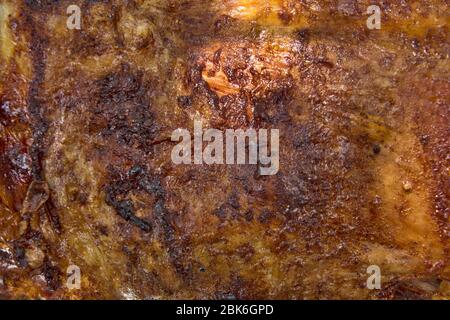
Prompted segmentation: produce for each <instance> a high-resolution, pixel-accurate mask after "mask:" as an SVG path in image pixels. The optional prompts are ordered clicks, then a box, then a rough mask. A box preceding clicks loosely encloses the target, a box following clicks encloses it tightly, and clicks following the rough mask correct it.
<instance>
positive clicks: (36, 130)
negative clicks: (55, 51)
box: [27, 1, 49, 181]
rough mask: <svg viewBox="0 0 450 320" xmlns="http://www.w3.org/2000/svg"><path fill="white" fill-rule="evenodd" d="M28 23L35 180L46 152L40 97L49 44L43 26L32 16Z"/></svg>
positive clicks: (46, 126)
mask: <svg viewBox="0 0 450 320" xmlns="http://www.w3.org/2000/svg"><path fill="white" fill-rule="evenodd" d="M39 2H40V1H39ZM27 23H29V25H30V28H31V42H30V50H31V58H32V64H33V68H34V74H33V79H32V81H31V84H30V87H29V92H28V111H29V113H30V115H31V117H32V119H33V121H32V130H33V144H32V146H31V151H30V155H31V159H32V175H33V178H34V179H35V180H40V181H42V180H43V178H44V177H43V175H42V159H43V157H44V154H45V150H46V147H45V142H44V139H45V135H46V132H47V130H48V127H49V125H48V122H47V120H46V119H45V116H44V114H45V111H44V108H43V105H42V102H41V100H40V98H39V95H40V90H41V85H42V83H43V81H44V79H45V70H46V54H45V49H46V47H47V46H48V39H47V38H46V36H45V32H43V30H42V28H41V27H40V26H39V25H38V24H37V23H36V22H35V21H34V19H33V18H32V17H31V16H28V17H27Z"/></svg>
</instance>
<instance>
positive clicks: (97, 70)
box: [0, 0, 450, 299]
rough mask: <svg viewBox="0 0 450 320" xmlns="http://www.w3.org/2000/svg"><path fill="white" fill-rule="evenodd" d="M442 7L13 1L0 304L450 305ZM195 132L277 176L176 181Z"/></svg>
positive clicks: (342, 2)
mask: <svg viewBox="0 0 450 320" xmlns="http://www.w3.org/2000/svg"><path fill="white" fill-rule="evenodd" d="M377 3H378V5H379V6H380V9H381V19H382V23H381V29H380V30H369V29H368V27H367V25H366V21H367V18H368V14H367V8H368V7H369V6H370V5H371V4H377ZM73 4H76V5H78V7H79V8H80V13H81V28H80V30H78V29H70V28H68V26H67V19H68V18H69V16H70V13H69V14H68V13H67V8H68V7H69V6H70V5H73ZM449 9H450V8H449V4H448V1H446V0H426V1H397V0H395V1H394V0H386V1H369V0H363V1H356V0H270V1H269V0H208V1H207V0H178V1H175V0H127V1H92V0H90V1H87V0H86V1H83V0H70V1H66V0H62V1H55V0H22V1H13V0H0V297H1V298H6V299H15V298H30V299H38V298H46V299H234V298H237V299H433V298H436V299H448V298H450V265H449V258H450V251H449V250H450V242H449V236H450V230H449V208H448V202H449V191H450V188H449V187H450V185H449V183H450V181H449V151H450V145H449V143H450V141H449V132H450V131H449V130H450V127H449V117H450V109H449V102H450V78H449V76H450V73H449V71H450V70H449V69H450V63H449V53H450V41H449V30H448V28H449V15H448V14H449V12H450V10H449ZM196 117H201V118H202V119H203V125H204V127H208V128H217V129H220V130H225V129H228V128H231V129H247V128H256V129H261V128H266V129H271V128H274V129H279V130H280V169H279V172H278V173H277V174H276V175H272V176H261V175H259V174H258V166H257V165H175V164H174V163H173V162H172V160H171V151H172V148H173V147H174V145H175V143H174V142H172V141H171V134H172V132H173V131H174V130H175V129H178V128H188V129H192V128H193V122H194V119H195V118H196ZM71 265H76V266H78V267H79V268H80V272H81V287H80V289H73V288H70V287H68V286H67V279H68V277H69V275H68V274H67V269H68V267H69V266H71ZM373 265H376V266H379V267H380V270H381V275H382V278H381V289H380V290H369V289H368V288H367V286H366V281H367V279H368V277H369V276H370V274H368V273H367V268H368V267H369V266H373Z"/></svg>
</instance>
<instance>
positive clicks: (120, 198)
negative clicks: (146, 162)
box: [105, 165, 164, 232]
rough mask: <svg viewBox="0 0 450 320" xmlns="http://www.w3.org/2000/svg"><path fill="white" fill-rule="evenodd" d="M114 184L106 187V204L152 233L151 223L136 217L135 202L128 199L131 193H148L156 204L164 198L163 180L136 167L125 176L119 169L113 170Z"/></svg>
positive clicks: (142, 167)
mask: <svg viewBox="0 0 450 320" xmlns="http://www.w3.org/2000/svg"><path fill="white" fill-rule="evenodd" d="M111 179H112V182H111V183H110V184H109V185H108V186H106V189H105V191H106V203H107V204H108V205H110V206H112V207H113V208H114V209H115V210H116V212H117V214H119V216H121V217H122V218H123V219H125V220H126V221H129V222H130V223H132V224H134V225H135V226H137V227H139V228H140V229H141V230H143V231H145V232H150V231H151V230H152V226H151V224H150V222H148V221H146V220H144V219H141V218H139V217H137V216H136V214H135V208H134V205H133V202H132V201H131V200H129V199H128V198H127V197H128V196H129V193H131V192H146V193H148V194H149V195H151V196H152V197H153V198H154V199H155V202H158V201H159V200H160V199H162V198H163V197H164V188H163V186H162V185H161V178H160V177H158V176H152V175H150V174H149V173H148V172H147V170H146V169H145V167H144V166H141V165H135V166H133V167H131V168H130V169H129V170H128V172H127V173H126V174H125V175H123V173H121V172H120V171H118V170H117V169H111Z"/></svg>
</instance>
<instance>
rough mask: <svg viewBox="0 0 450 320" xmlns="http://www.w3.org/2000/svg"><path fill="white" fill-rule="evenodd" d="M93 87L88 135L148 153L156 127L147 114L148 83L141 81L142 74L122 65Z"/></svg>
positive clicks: (151, 113)
mask: <svg viewBox="0 0 450 320" xmlns="http://www.w3.org/2000/svg"><path fill="white" fill-rule="evenodd" d="M95 86H96V87H97V91H98V102H97V104H96V107H95V108H94V109H93V111H92V113H91V119H90V124H89V127H90V130H91V132H93V133H95V132H100V133H101V135H102V136H103V137H105V138H108V137H113V138H114V139H115V140H116V141H117V143H119V144H120V145H125V146H128V147H132V148H136V149H140V150H143V151H144V152H146V153H148V152H151V151H152V150H153V144H154V139H155V137H156V135H157V132H158V126H157V124H156V122H155V120H154V116H153V112H152V111H151V105H150V99H149V94H151V91H152V89H151V84H150V83H148V82H146V81H144V79H143V73H142V72H140V71H136V72H134V71H132V70H131V69H130V66H129V65H128V64H124V65H122V67H121V69H120V70H119V71H117V72H113V73H110V74H108V75H107V76H105V77H104V78H102V79H100V80H97V81H96V82H95Z"/></svg>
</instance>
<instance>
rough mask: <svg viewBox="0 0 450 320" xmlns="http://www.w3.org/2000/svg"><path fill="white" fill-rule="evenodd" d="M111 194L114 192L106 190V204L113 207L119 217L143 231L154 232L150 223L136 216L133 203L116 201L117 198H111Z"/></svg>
mask: <svg viewBox="0 0 450 320" xmlns="http://www.w3.org/2000/svg"><path fill="white" fill-rule="evenodd" d="M111 193H112V192H111V191H110V190H109V189H107V190H106V194H107V196H106V203H107V204H108V205H110V206H112V207H113V208H114V209H115V210H116V212H117V214H118V215H119V216H121V217H122V218H123V219H125V220H126V221H129V222H130V223H132V224H133V225H135V226H136V227H138V228H139V229H141V230H142V231H145V232H150V231H151V230H152V228H151V225H150V223H149V222H147V221H145V220H144V219H141V218H138V217H137V216H136V215H135V213H134V208H133V203H132V202H131V200H122V201H118V200H115V198H113V197H112V196H111Z"/></svg>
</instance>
